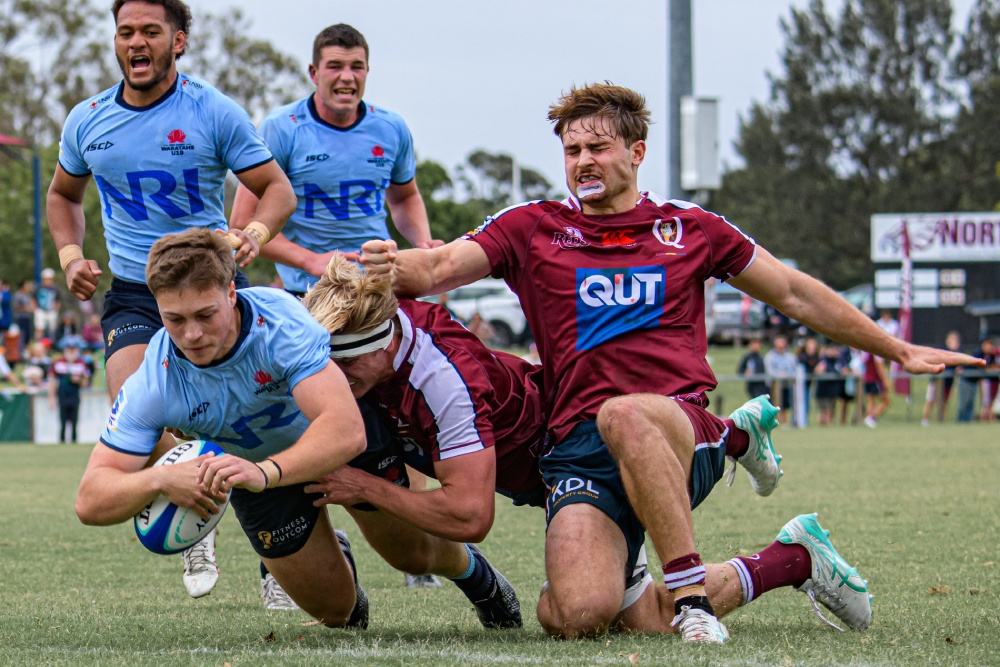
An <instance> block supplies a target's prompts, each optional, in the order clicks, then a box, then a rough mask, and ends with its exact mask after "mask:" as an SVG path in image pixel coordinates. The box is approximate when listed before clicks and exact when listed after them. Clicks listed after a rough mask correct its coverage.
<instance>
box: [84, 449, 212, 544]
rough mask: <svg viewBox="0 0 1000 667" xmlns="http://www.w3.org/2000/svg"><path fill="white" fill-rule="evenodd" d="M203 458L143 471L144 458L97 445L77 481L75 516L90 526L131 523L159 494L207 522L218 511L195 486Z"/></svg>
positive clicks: (208, 498) (204, 458)
mask: <svg viewBox="0 0 1000 667" xmlns="http://www.w3.org/2000/svg"><path fill="white" fill-rule="evenodd" d="M209 458H212V457H211V456H209V455H205V456H201V457H199V458H197V459H194V460H193V461H189V462H186V463H178V464H176V465H172V466H156V467H146V466H147V464H148V463H149V457H148V456H143V455H134V454H126V453H124V452H119V451H116V450H114V449H111V448H110V447H108V446H107V445H105V444H104V443H100V442H99V443H97V445H96V446H95V447H94V450H93V451H92V452H91V454H90V461H89V462H88V463H87V469H86V470H85V471H84V473H83V479H82V480H81V481H80V489H79V492H78V493H77V497H76V515H77V516H78V517H79V518H80V521H81V522H82V523H84V524H87V525H90V526H110V525H113V524H117V523H122V522H123V521H127V520H129V519H131V518H132V517H133V516H135V514H136V513H138V512H139V510H141V509H142V508H143V507H145V506H146V505H148V504H149V503H150V502H151V501H152V500H153V499H154V498H156V497H157V496H159V495H161V494H163V495H165V496H166V497H167V498H169V499H170V501H171V502H173V503H174V504H176V505H179V506H181V507H186V508H189V509H193V510H195V511H196V512H197V513H198V515H199V516H201V518H203V519H207V518H208V516H209V514H210V513H211V514H216V513H218V512H219V508H218V506H217V505H216V504H215V501H214V500H213V499H212V497H211V494H210V493H208V491H207V490H206V489H205V487H203V486H202V485H201V484H200V483H199V482H198V467H199V465H201V463H202V462H203V461H205V460H206V459H209ZM224 499H225V496H219V497H218V500H220V501H221V500H224Z"/></svg>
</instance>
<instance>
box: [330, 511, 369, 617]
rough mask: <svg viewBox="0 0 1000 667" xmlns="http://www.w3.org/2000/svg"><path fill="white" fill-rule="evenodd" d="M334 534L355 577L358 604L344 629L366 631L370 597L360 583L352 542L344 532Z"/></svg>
mask: <svg viewBox="0 0 1000 667" xmlns="http://www.w3.org/2000/svg"><path fill="white" fill-rule="evenodd" d="M333 532H334V534H335V535H336V536H337V541H338V542H340V550H341V551H343V552H344V556H346V557H347V563H348V564H349V565H350V566H351V573H352V574H353V575H354V595H355V597H356V602H355V603H354V609H353V610H352V611H351V617H350V618H348V619H347V624H346V625H345V626H344V627H347V628H361V629H362V630H366V629H367V628H368V596H367V595H365V589H363V588H361V584H359V583H358V568H357V566H356V565H355V564H354V552H352V551H351V541H350V540H349V539H348V538H347V533H345V532H344V531H342V530H335V531H333Z"/></svg>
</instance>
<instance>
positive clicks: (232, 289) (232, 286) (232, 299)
mask: <svg viewBox="0 0 1000 667" xmlns="http://www.w3.org/2000/svg"><path fill="white" fill-rule="evenodd" d="M229 305H230V306H232V307H233V308H235V307H236V282H235V281H233V280H230V281H229Z"/></svg>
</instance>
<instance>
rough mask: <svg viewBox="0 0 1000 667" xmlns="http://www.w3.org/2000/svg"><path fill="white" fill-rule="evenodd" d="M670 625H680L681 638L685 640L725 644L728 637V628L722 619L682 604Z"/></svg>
mask: <svg viewBox="0 0 1000 667" xmlns="http://www.w3.org/2000/svg"><path fill="white" fill-rule="evenodd" d="M670 625H671V627H676V626H677V625H680V635H681V640H683V641H686V642H700V643H704V644H725V643H726V640H727V639H729V630H727V629H726V626H724V625H723V624H722V621H720V620H719V619H717V618H716V617H715V616H712V615H711V614H709V613H708V612H707V611H705V610H704V609H698V608H697V607H688V606H687V605H684V606H683V607H681V613H679V614H677V615H676V616H674V620H673V622H671V623H670Z"/></svg>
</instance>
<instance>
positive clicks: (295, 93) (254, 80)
mask: <svg viewBox="0 0 1000 667" xmlns="http://www.w3.org/2000/svg"><path fill="white" fill-rule="evenodd" d="M252 25H253V22H252V21H251V20H250V19H248V18H247V17H246V15H245V14H244V13H243V10H241V9H232V10H230V12H229V13H228V14H211V13H198V14H196V15H195V19H194V22H193V23H192V26H191V32H192V34H191V36H190V38H189V39H188V45H189V46H188V51H187V53H186V54H185V57H184V60H183V61H182V62H181V63H180V67H181V70H182V71H184V72H186V73H190V74H192V75H194V76H197V77H198V78H200V79H204V80H205V81H208V82H209V83H211V84H212V85H213V86H215V87H216V88H218V89H219V90H220V91H222V93H224V94H225V95H228V96H229V97H231V98H233V99H234V100H236V101H237V102H239V103H240V105H241V106H242V107H243V108H244V109H246V110H247V112H248V113H249V114H250V116H251V118H253V119H254V121H255V122H257V123H260V121H262V120H264V116H265V115H266V114H267V113H269V112H270V111H272V110H273V109H275V108H277V107H279V106H281V105H283V104H287V103H288V102H291V101H293V100H297V99H299V98H302V97H305V96H306V95H307V94H308V93H309V89H310V86H309V78H308V77H307V76H306V72H307V71H308V67H307V65H308V63H302V62H299V61H298V60H296V59H295V58H293V57H292V56H289V55H287V54H284V53H282V52H281V51H278V50H277V49H276V48H274V46H273V45H272V44H271V43H270V42H268V41H267V40H262V39H254V38H251V37H249V33H250V28H251V27H252Z"/></svg>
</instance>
